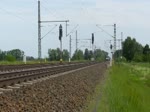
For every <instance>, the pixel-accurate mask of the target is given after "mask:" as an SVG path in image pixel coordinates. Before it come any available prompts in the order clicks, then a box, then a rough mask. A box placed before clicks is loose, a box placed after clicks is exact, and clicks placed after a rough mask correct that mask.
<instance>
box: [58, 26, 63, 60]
mask: <svg viewBox="0 0 150 112" xmlns="http://www.w3.org/2000/svg"><path fill="white" fill-rule="evenodd" d="M62 36H63V28H62V25H61V24H60V26H59V40H60V62H62Z"/></svg>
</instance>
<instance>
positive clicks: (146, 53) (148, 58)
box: [143, 44, 150, 62]
mask: <svg viewBox="0 0 150 112" xmlns="http://www.w3.org/2000/svg"><path fill="white" fill-rule="evenodd" d="M143 61H145V62H150V48H149V45H148V44H146V45H145V47H144V48H143Z"/></svg>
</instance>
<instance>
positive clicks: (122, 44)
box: [121, 32, 123, 58]
mask: <svg viewBox="0 0 150 112" xmlns="http://www.w3.org/2000/svg"><path fill="white" fill-rule="evenodd" d="M122 56H123V32H121V58H122Z"/></svg>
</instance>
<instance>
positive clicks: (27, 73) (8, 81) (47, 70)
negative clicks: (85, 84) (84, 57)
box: [0, 62, 97, 88]
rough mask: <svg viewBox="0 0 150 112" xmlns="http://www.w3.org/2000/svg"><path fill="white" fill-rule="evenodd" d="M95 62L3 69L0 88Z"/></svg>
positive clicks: (0, 75)
mask: <svg viewBox="0 0 150 112" xmlns="http://www.w3.org/2000/svg"><path fill="white" fill-rule="evenodd" d="M93 64H97V63H96V62H88V63H70V64H62V65H58V64H56V65H44V66H41V65H38V66H34V67H33V66H32V67H29V66H25V67H23V66H21V67H20V68H19V67H18V68H15V67H14V68H13V67H11V69H9V70H7V69H5V70H3V72H2V71H1V72H0V88H5V87H7V86H12V85H15V84H19V83H22V82H27V81H32V80H36V79H40V78H43V77H48V76H51V75H54V74H58V73H63V72H67V71H71V70H75V69H78V68H82V67H86V66H90V65H93Z"/></svg>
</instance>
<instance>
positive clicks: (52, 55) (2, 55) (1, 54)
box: [0, 48, 108, 62]
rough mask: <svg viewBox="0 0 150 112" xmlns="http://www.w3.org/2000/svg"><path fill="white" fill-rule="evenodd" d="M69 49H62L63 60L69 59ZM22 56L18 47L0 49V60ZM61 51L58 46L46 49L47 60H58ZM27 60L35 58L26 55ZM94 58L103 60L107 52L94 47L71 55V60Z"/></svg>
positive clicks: (16, 59)
mask: <svg viewBox="0 0 150 112" xmlns="http://www.w3.org/2000/svg"><path fill="white" fill-rule="evenodd" d="M69 55H70V54H69V51H68V50H67V49H64V50H63V51H62V59H63V61H68V60H69ZM23 56H24V51H22V50H20V49H12V50H9V51H2V50H0V61H9V62H14V61H22V60H23ZM60 56H61V51H60V49H59V48H56V49H48V57H47V60H49V61H60V58H61V57H60ZM26 58H27V60H29V61H30V60H31V61H32V60H37V59H35V58H34V57H32V56H26ZM92 58H94V59H95V60H97V61H104V60H106V58H108V53H107V52H105V51H103V50H101V49H96V50H94V52H92V50H88V49H85V51H84V52H83V51H82V50H80V49H79V50H76V51H75V52H74V53H73V56H72V57H71V60H72V61H83V60H91V59H92Z"/></svg>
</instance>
